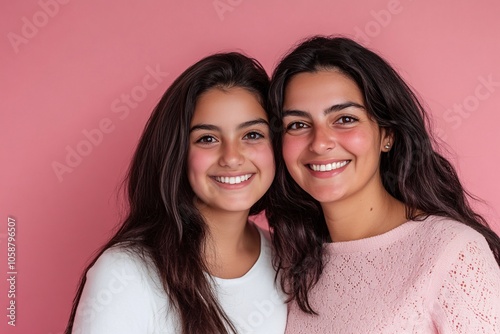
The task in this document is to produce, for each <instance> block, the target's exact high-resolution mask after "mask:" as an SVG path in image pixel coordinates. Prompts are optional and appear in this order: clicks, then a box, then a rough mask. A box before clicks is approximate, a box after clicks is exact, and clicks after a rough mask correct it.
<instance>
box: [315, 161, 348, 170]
mask: <svg viewBox="0 0 500 334" xmlns="http://www.w3.org/2000/svg"><path fill="white" fill-rule="evenodd" d="M349 162H350V160H345V161H339V162H332V163H330V164H326V165H313V164H309V165H308V166H309V168H310V169H312V170H313V171H315V172H328V171H331V170H335V169H338V168H341V167H344V166H345V165H347V164H348V163H349Z"/></svg>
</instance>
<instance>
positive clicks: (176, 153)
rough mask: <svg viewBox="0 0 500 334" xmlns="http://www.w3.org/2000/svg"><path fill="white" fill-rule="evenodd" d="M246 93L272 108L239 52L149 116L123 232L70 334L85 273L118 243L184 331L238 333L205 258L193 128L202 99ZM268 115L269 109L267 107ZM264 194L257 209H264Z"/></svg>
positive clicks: (191, 71)
mask: <svg viewBox="0 0 500 334" xmlns="http://www.w3.org/2000/svg"><path fill="white" fill-rule="evenodd" d="M231 87H241V88H244V89H246V90H248V91H250V92H252V93H254V94H255V96H256V98H258V99H259V102H260V103H261V105H262V106H263V107H266V104H267V91H268V88H269V77H268V75H267V74H266V72H265V70H264V69H263V68H262V66H261V65H260V64H259V63H258V62H257V61H256V60H254V59H251V58H248V57H246V56H244V55H242V54H239V53H234V52H233V53H223V54H215V55H212V56H208V57H206V58H204V59H202V60H200V61H199V62H197V63H196V64H194V65H192V66H191V67H189V68H188V69H187V70H186V71H184V72H183V73H182V74H181V75H180V76H179V77H178V78H177V79H176V80H175V81H174V82H173V83H172V85H171V86H170V87H169V88H168V89H167V91H166V92H165V94H164V95H163V97H162V98H161V100H160V102H159V103H158V105H157V106H156V108H155V109H154V111H153V113H152V115H151V117H150V118H149V120H148V122H147V124H146V127H145V130H144V132H143V134H142V137H141V139H140V142H139V144H138V147H137V149H136V151H135V155H134V157H133V160H132V163H131V166H130V169H129V172H128V175H127V181H128V188H127V193H128V194H127V195H128V202H129V207H130V208H129V213H128V216H127V218H126V219H125V221H124V222H123V224H122V225H121V227H120V229H119V230H118V231H117V232H116V234H115V235H114V236H113V237H112V238H111V240H109V242H108V243H106V245H104V246H103V247H102V248H101V249H100V251H99V253H98V254H97V256H96V257H95V258H94V259H93V261H92V262H91V263H90V265H89V266H88V267H87V268H86V269H85V271H84V274H83V276H82V278H81V281H80V285H79V288H78V291H77V294H76V297H75V299H74V302H73V309H72V311H71V316H70V319H69V323H68V326H67V328H66V333H71V331H72V328H73V322H74V319H75V313H76V310H77V307H78V303H79V300H80V297H81V294H82V291H83V288H84V285H85V281H86V274H87V271H88V270H89V268H90V267H92V266H93V265H94V263H95V262H96V260H97V258H98V257H99V256H100V255H101V254H102V253H103V252H104V251H105V250H106V249H109V248H110V247H113V246H115V245H117V244H120V246H122V247H125V249H126V250H128V251H132V252H133V253H136V254H139V255H140V256H141V258H142V259H143V260H144V261H145V263H148V262H151V263H152V264H153V267H154V269H155V270H156V271H157V273H158V276H159V277H160V279H161V283H162V285H163V288H164V290H165V292H166V294H167V295H168V297H169V299H170V302H171V303H172V305H173V306H174V309H175V310H176V311H177V314H178V316H179V321H180V323H181V324H182V333H185V334H187V333H217V334H218V333H228V330H229V331H231V332H236V330H235V327H234V325H233V324H232V323H231V321H230V320H229V318H228V317H227V315H226V314H225V312H224V311H223V310H222V308H221V307H220V305H219V304H218V301H217V298H216V296H215V295H214V293H213V291H212V288H211V285H210V282H209V280H208V279H207V278H206V277H205V275H204V273H205V272H209V271H208V268H207V264H206V261H205V259H204V257H203V245H204V241H205V239H206V237H207V234H208V230H207V226H206V224H205V221H204V219H203V217H202V216H201V214H200V212H199V211H198V210H197V209H196V207H195V206H194V204H193V203H194V202H193V198H194V196H195V194H194V192H193V190H192V188H191V186H190V184H189V181H188V177H187V173H186V169H187V154H188V148H189V129H190V123H191V118H192V116H193V114H194V110H195V105H196V101H197V99H198V97H199V96H200V95H201V94H203V93H204V92H206V91H207V90H209V89H211V88H219V89H228V88H231ZM264 109H266V110H267V108H264ZM266 197H267V194H266V195H264V197H263V198H261V199H260V200H259V201H258V202H257V203H256V204H255V205H254V206H253V207H252V208H251V210H250V214H257V213H259V212H261V211H262V209H263V208H264V206H265V203H266V201H267V199H266Z"/></svg>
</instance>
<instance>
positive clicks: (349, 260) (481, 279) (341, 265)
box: [267, 37, 500, 334]
mask: <svg viewBox="0 0 500 334" xmlns="http://www.w3.org/2000/svg"><path fill="white" fill-rule="evenodd" d="M270 103H271V105H272V108H271V109H272V111H273V112H276V113H277V115H276V116H277V117H279V118H280V119H282V121H283V134H282V137H281V138H279V140H278V141H277V142H276V145H277V148H280V147H281V145H282V156H281V153H278V156H277V158H276V161H277V166H276V168H277V169H276V178H277V182H278V184H280V186H281V189H278V188H277V189H276V191H275V193H274V194H273V197H274V202H273V205H272V206H270V207H269V210H268V211H267V213H268V215H269V220H270V223H271V224H272V229H273V232H274V237H273V242H274V245H275V249H276V252H277V258H276V264H277V266H278V269H279V271H280V272H281V274H282V283H283V285H284V286H285V287H286V291H287V293H288V294H289V296H290V299H292V300H293V302H292V303H291V305H290V311H289V315H288V324H287V330H286V331H287V333H419V334H422V333H424V334H425V333H500V302H499V300H500V268H499V264H500V239H499V237H498V236H497V235H496V234H495V233H494V232H493V231H492V230H491V229H490V228H489V227H488V225H487V224H486V222H485V221H484V219H483V218H482V217H481V216H480V215H479V214H477V213H476V212H474V211H473V210H472V208H471V206H470V205H469V203H468V200H467V195H468V194H467V193H466V192H465V190H464V188H463V187H462V185H461V183H460V181H459V179H458V177H457V174H456V172H455V170H454V168H453V167H452V166H451V164H450V163H449V162H448V161H447V160H446V159H445V158H444V157H443V156H441V155H440V154H439V153H438V152H437V151H436V148H435V146H434V143H433V141H432V140H431V138H430V135H429V133H428V131H427V130H426V120H427V116H426V113H425V111H424V110H423V108H422V106H421V105H420V104H419V102H418V101H417V98H416V96H415V95H414V94H413V93H412V91H411V90H410V89H409V88H408V86H407V85H406V84H405V83H404V81H403V80H402V79H401V78H400V76H399V75H398V74H397V73H396V72H395V71H394V70H393V69H392V68H391V67H390V66H389V65H388V64H387V63H386V62H385V61H384V60H383V59H382V58H381V57H379V56H378V55H376V54H375V53H373V52H371V51H369V50H367V49H366V48H364V47H362V46H360V45H359V44H357V43H355V42H354V41H352V40H349V39H346V38H329V37H314V38H311V39H309V40H307V41H305V42H303V43H302V44H300V45H299V46H298V47H296V48H295V49H294V50H293V51H291V52H290V53H289V54H288V55H286V56H285V57H284V58H283V59H282V60H281V62H280V63H279V65H278V66H277V68H276V69H275V71H274V74H273V77H272V80H271V88H270ZM276 152H279V150H278V151H276ZM282 159H283V160H284V163H285V164H286V169H287V170H286V169H285V166H283V163H282V162H281V161H282Z"/></svg>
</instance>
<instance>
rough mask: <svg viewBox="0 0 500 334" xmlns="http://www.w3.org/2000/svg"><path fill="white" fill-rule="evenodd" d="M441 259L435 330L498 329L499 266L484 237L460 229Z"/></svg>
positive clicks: (457, 331)
mask: <svg viewBox="0 0 500 334" xmlns="http://www.w3.org/2000/svg"><path fill="white" fill-rule="evenodd" d="M443 260H444V261H440V265H441V266H442V268H443V269H445V270H443V271H442V272H441V273H442V274H441V277H440V278H441V279H439V280H437V282H440V284H441V285H440V287H439V290H438V291H439V292H438V296H437V301H436V304H435V314H436V319H437V321H435V325H436V327H437V329H438V330H439V333H463V334H467V333H475V334H482V333H485V334H486V333H488V334H493V333H500V267H499V265H498V263H497V262H496V260H495V258H494V256H493V253H492V252H491V250H490V248H489V246H488V243H487V242H486V240H485V239H484V237H483V236H482V235H480V234H479V233H477V232H475V231H472V230H467V231H465V232H462V233H461V234H460V235H459V236H457V238H456V239H454V240H453V241H452V242H451V243H450V245H449V246H448V247H447V252H446V256H444V258H443ZM438 270H440V269H439V268H438Z"/></svg>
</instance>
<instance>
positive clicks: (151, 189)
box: [66, 53, 286, 334]
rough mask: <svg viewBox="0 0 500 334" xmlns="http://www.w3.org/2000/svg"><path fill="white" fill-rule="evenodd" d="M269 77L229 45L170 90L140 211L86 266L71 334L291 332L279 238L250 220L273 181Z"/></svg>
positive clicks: (151, 135)
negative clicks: (274, 256)
mask: <svg viewBox="0 0 500 334" xmlns="http://www.w3.org/2000/svg"><path fill="white" fill-rule="evenodd" d="M268 86H269V79H268V76H267V74H266V72H265V71H264V69H263V68H262V67H261V65H260V64H259V63H258V62H256V61H255V60H253V59H250V58H247V57H246V56H243V55H241V54H238V53H227V54H216V55H212V56H209V57H207V58H204V59H202V60H200V61H199V62H197V63H196V64H194V65H193V66H191V67H190V68H188V69H187V70H186V71H185V72H184V73H182V74H181V75H180V76H179V77H178V78H177V79H176V80H175V81H174V82H173V84H172V85H171V86H170V88H168V90H167V91H166V93H165V94H164V96H163V97H162V99H161V100H160V102H159V104H158V105H157V107H156V108H155V110H154V112H153V114H152V115H151V118H150V119H149V121H148V123H147V125H146V128H145V130H144V133H143V135H142V138H141V140H140V142H139V145H138V148H137V150H136V152H135V155H134V158H133V161H132V164H131V167H130V171H129V175H128V198H129V204H130V213H129V214H128V217H127V218H126V220H125V221H124V223H123V225H122V226H121V228H120V229H119V231H118V232H117V233H116V234H115V235H114V236H113V237H112V238H111V240H110V241H109V242H108V243H107V244H106V245H105V246H104V247H103V248H102V250H101V251H100V253H99V254H98V256H97V257H96V258H95V259H94V260H93V261H92V263H91V264H90V266H89V267H88V268H87V270H85V274H84V276H83V278H82V281H81V283H80V287H79V290H78V293H77V296H76V298H75V301H74V305H73V310H72V313H71V317H70V321H69V324H68V327H67V329H66V333H71V332H73V333H106V334H110V333H120V334H123V333H134V334H137V333H184V334H187V333H236V332H238V333H283V331H284V328H285V322H286V305H285V303H284V298H283V295H282V293H280V291H279V290H278V289H277V288H276V284H275V282H274V278H275V274H276V272H275V271H274V269H273V267H272V264H271V251H270V242H269V241H268V240H267V239H266V237H265V233H264V232H263V231H261V230H259V229H257V228H256V226H255V225H254V224H253V223H249V222H248V216H249V214H256V213H258V212H260V211H262V209H263V207H264V205H265V204H266V197H267V195H265V194H266V192H267V190H268V188H269V186H270V185H271V183H272V181H273V178H274V171H275V166H274V155H273V150H272V144H271V138H272V133H271V129H270V127H269V122H268V119H269V118H268V115H267V112H266V110H265V108H264V106H265V105H266V94H267V89H268ZM263 196H264V197H263Z"/></svg>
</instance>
